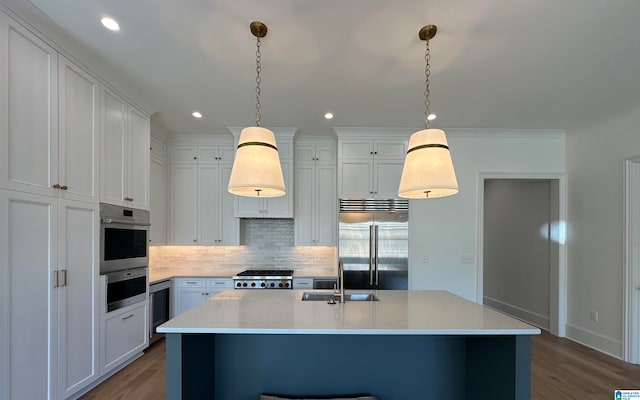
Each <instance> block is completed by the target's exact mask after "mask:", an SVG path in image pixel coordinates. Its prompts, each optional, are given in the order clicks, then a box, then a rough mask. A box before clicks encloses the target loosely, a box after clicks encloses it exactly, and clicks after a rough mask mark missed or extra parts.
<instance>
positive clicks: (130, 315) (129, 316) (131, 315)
mask: <svg viewBox="0 0 640 400" xmlns="http://www.w3.org/2000/svg"><path fill="white" fill-rule="evenodd" d="M131 317H133V314H129V315H127V316H126V317H122V320H123V321H124V320H125V319H129V318H131Z"/></svg>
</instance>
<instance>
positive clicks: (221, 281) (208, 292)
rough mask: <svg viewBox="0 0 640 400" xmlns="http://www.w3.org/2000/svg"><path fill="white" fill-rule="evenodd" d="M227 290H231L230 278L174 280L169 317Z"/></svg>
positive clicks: (231, 281) (231, 282)
mask: <svg viewBox="0 0 640 400" xmlns="http://www.w3.org/2000/svg"><path fill="white" fill-rule="evenodd" d="M228 289H233V279H232V278H174V279H173V287H172V292H173V302H174V303H173V312H174V315H172V316H171V317H172V318H173V317H176V316H178V315H180V314H182V313H183V312H185V311H187V310H189V309H191V308H193V307H195V306H197V305H199V304H202V303H204V302H205V301H206V300H207V299H209V298H211V297H213V296H215V295H216V294H218V293H220V292H223V291H225V290H228Z"/></svg>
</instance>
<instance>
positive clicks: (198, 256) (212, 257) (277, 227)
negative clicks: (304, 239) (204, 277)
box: [149, 219, 337, 275]
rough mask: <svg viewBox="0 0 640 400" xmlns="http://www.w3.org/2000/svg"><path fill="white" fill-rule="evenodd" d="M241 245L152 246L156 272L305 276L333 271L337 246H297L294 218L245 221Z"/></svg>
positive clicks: (151, 252) (151, 251)
mask: <svg viewBox="0 0 640 400" xmlns="http://www.w3.org/2000/svg"><path fill="white" fill-rule="evenodd" d="M240 243H241V245H240V246H151V248H150V251H149V263H150V266H151V268H154V269H172V268H178V269H179V268H187V267H188V268H196V269H197V268H203V269H221V270H237V271H238V272H239V271H241V270H243V269H248V268H265V269H270V268H291V269H293V270H295V271H298V272H304V273H305V274H307V275H308V274H314V273H318V274H326V273H327V271H334V270H335V265H336V262H337V261H336V260H337V248H336V247H335V246H294V244H293V243H294V230H293V220H292V219H243V220H241V221H240Z"/></svg>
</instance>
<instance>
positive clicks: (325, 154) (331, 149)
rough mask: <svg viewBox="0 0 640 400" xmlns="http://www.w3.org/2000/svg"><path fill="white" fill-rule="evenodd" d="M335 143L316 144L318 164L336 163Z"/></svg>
mask: <svg viewBox="0 0 640 400" xmlns="http://www.w3.org/2000/svg"><path fill="white" fill-rule="evenodd" d="M336 159H337V158H336V146H335V145H316V162H317V163H318V164H327V165H336Z"/></svg>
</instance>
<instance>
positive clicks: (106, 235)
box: [100, 204, 150, 312]
mask: <svg viewBox="0 0 640 400" xmlns="http://www.w3.org/2000/svg"><path fill="white" fill-rule="evenodd" d="M100 221H101V223H100V274H101V275H105V285H106V287H105V295H106V304H104V312H110V311H114V310H117V309H119V308H122V307H126V306H128V305H131V304H135V303H138V302H141V301H145V300H146V297H147V286H148V276H149V274H148V266H149V240H148V237H149V226H150V223H149V211H145V210H138V209H133V208H127V207H121V206H115V205H111V204H100Z"/></svg>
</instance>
